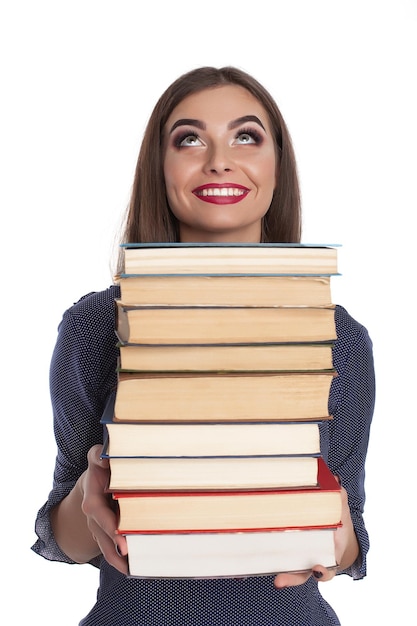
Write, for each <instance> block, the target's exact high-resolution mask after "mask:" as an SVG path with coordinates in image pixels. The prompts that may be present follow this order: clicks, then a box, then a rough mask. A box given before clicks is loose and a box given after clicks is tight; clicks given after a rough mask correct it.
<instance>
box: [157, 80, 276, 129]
mask: <svg viewBox="0 0 417 626" xmlns="http://www.w3.org/2000/svg"><path fill="white" fill-rule="evenodd" d="M244 115H256V116H257V117H259V119H260V120H261V122H263V124H264V125H265V127H266V126H268V127H269V126H270V123H269V116H268V114H267V112H266V110H265V109H264V107H263V105H262V104H261V102H260V101H259V100H258V99H257V98H255V96H253V95H252V94H251V93H250V92H249V91H247V89H245V88H244V87H240V86H239V85H221V86H219V87H212V88H209V89H204V90H203V91H199V92H198V93H194V94H191V95H190V96H187V97H186V98H184V100H182V101H181V102H180V103H179V104H178V105H177V106H176V107H175V109H174V110H173V111H172V113H171V115H170V116H169V118H168V120H167V123H166V128H170V127H171V125H172V124H173V123H174V122H175V121H176V120H178V119H182V118H184V119H186V118H191V119H198V120H201V121H204V122H210V123H213V124H216V125H217V124H227V123H228V122H230V121H231V120H234V119H237V118H239V117H243V116H244Z"/></svg>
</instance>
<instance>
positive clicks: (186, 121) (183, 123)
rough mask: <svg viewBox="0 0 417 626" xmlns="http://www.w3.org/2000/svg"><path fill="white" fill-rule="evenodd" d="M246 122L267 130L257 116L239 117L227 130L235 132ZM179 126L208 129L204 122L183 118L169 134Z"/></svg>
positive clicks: (172, 127)
mask: <svg viewBox="0 0 417 626" xmlns="http://www.w3.org/2000/svg"><path fill="white" fill-rule="evenodd" d="M246 122H255V124H259V126H260V127H261V128H263V129H264V130H265V126H264V125H263V124H262V122H261V120H260V119H259V117H257V116H256V115H243V116H242V117H238V118H237V119H235V120H232V121H231V122H229V123H228V125H227V128H228V130H233V129H234V128H237V127H238V126H240V125H241V124H246ZM178 126H194V127H195V128H199V129H200V130H205V129H206V124H205V123H204V122H202V121H201V120H195V119H192V118H183V119H179V120H177V121H176V122H174V123H173V125H172V126H171V129H170V131H169V132H170V133H172V132H173V131H174V130H175V129H176V128H178ZM265 132H266V131H265Z"/></svg>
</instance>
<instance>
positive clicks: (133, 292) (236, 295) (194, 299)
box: [117, 275, 332, 307]
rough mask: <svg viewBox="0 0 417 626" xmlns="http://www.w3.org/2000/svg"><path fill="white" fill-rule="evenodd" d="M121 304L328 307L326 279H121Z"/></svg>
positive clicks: (254, 277)
mask: <svg viewBox="0 0 417 626" xmlns="http://www.w3.org/2000/svg"><path fill="white" fill-rule="evenodd" d="M117 282H118V284H119V286H120V299H121V300H122V302H124V303H125V304H139V305H165V306H171V305H174V306H175V305H177V306H178V305H179V306H182V305H185V306H194V305H196V306H210V305H211V306H215V305H222V306H323V307H330V306H331V305H332V299H331V289H330V277H329V276H192V275H183V276H173V275H168V276H160V275H156V276H149V275H148V276H132V275H130V276H125V275H122V276H120V277H119V278H118V279H117Z"/></svg>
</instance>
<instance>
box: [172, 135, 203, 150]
mask: <svg viewBox="0 0 417 626" xmlns="http://www.w3.org/2000/svg"><path fill="white" fill-rule="evenodd" d="M187 137H195V138H196V139H199V136H198V135H197V133H193V132H190V131H188V132H184V133H181V134H180V135H178V136H177V137H175V138H174V146H175V147H176V148H186V147H187V146H182V145H181V144H182V142H183V141H185V139H187Z"/></svg>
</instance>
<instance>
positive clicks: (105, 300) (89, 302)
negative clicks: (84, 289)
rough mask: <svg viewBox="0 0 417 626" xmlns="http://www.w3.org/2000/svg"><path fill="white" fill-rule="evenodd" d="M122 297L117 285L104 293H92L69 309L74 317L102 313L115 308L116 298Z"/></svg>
mask: <svg viewBox="0 0 417 626" xmlns="http://www.w3.org/2000/svg"><path fill="white" fill-rule="evenodd" d="M119 297H120V290H119V287H118V286H117V285H111V286H110V287H108V288H107V289H103V290H102V291H90V292H89V293H87V294H85V295H83V296H81V297H80V299H79V300H78V301H77V302H75V303H74V304H73V305H72V306H71V307H70V308H69V309H68V312H69V313H71V314H72V315H85V314H88V313H91V312H94V313H100V312H104V311H106V310H107V309H111V308H113V307H114V300H115V298H119Z"/></svg>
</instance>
